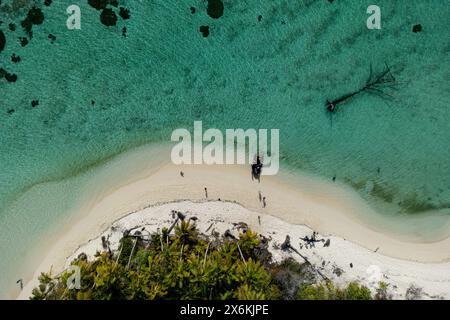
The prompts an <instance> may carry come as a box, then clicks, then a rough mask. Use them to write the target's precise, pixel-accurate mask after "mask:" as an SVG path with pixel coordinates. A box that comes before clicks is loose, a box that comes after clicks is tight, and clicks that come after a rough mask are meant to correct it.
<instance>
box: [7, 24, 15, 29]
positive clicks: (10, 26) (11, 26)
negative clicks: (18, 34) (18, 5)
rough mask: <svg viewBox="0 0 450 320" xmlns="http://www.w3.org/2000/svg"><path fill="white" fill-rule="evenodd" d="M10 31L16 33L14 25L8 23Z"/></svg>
mask: <svg viewBox="0 0 450 320" xmlns="http://www.w3.org/2000/svg"><path fill="white" fill-rule="evenodd" d="M8 27H9V30H10V31H16V25H15V24H14V23H10V24H9V25H8Z"/></svg>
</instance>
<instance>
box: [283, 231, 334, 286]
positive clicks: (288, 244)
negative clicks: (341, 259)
mask: <svg viewBox="0 0 450 320" xmlns="http://www.w3.org/2000/svg"><path fill="white" fill-rule="evenodd" d="M281 250H292V251H294V252H295V253H296V254H298V255H299V256H300V257H301V258H302V259H303V260H305V263H307V264H309V265H310V266H311V267H313V268H314V270H315V271H316V272H317V274H319V275H320V276H321V277H322V279H323V280H326V281H328V280H330V279H328V277H327V276H325V275H324V274H323V273H322V272H321V271H320V270H319V269H317V268H316V267H315V266H314V265H313V264H312V263H311V261H309V260H308V258H307V257H305V256H304V255H302V254H301V253H300V252H299V251H298V250H297V249H295V248H294V247H293V246H292V245H291V237H289V235H287V236H286V239H285V240H284V242H283V243H282V244H281Z"/></svg>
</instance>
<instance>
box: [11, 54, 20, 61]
mask: <svg viewBox="0 0 450 320" xmlns="http://www.w3.org/2000/svg"><path fill="white" fill-rule="evenodd" d="M11 61H12V62H14V63H19V62H20V61H22V59H21V58H20V56H17V55H16V54H15V53H13V55H12V56H11Z"/></svg>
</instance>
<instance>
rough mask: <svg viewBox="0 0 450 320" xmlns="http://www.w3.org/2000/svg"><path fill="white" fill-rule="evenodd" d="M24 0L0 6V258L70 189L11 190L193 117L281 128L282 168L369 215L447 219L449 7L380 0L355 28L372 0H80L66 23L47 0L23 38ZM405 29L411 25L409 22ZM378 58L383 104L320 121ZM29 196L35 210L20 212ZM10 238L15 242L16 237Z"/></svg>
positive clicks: (370, 101) (158, 135)
mask: <svg viewBox="0 0 450 320" xmlns="http://www.w3.org/2000/svg"><path fill="white" fill-rule="evenodd" d="M32 2H33V1H29V0H26V1H17V0H15V1H13V0H9V1H8V0H3V1H2V7H0V20H2V21H3V24H1V25H0V29H1V30H3V31H4V33H5V35H6V39H7V43H6V47H5V49H4V51H3V52H1V53H0V68H5V69H6V70H7V71H9V72H14V73H15V74H17V76H18V80H17V82H16V83H7V82H6V81H5V80H4V79H2V80H0V92H1V95H0V180H1V183H0V237H1V242H2V253H1V254H2V259H1V261H8V260H9V259H12V258H13V257H16V258H15V259H20V258H17V255H18V254H19V255H20V253H22V252H25V251H26V244H27V243H29V242H31V241H32V239H34V238H35V236H36V235H37V234H38V233H39V232H42V229H44V228H45V226H47V225H49V224H50V222H52V223H53V222H54V221H56V220H58V219H63V218H64V217H62V216H61V215H63V213H64V212H65V211H66V210H67V209H68V208H69V207H70V206H71V205H72V204H73V203H74V202H75V200H76V199H77V190H78V188H79V187H80V185H77V184H76V183H72V184H70V183H69V184H68V186H67V189H64V188H58V190H51V185H52V184H50V185H49V186H48V187H44V189H46V188H47V189H48V190H47V191H45V192H44V193H42V192H41V191H39V193H38V194H37V195H36V194H34V193H31V194H30V193H25V195H23V194H24V192H25V191H27V190H30V188H32V187H33V186H35V185H37V184H40V183H42V182H50V181H55V180H56V181H60V180H62V179H64V178H66V177H73V176H76V175H77V174H78V173H80V172H83V171H84V170H86V168H89V167H92V166H93V165H96V164H98V163H101V162H103V161H105V160H107V159H109V158H110V157H112V156H113V155H116V154H118V153H120V152H123V151H125V150H127V149H130V148H133V147H135V146H138V145H142V144H145V143H150V142H158V141H168V140H169V139H170V133H171V132H172V130H174V129H175V128H178V127H187V128H192V125H193V121H194V120H202V121H203V125H204V127H218V128H222V129H225V128H239V127H241V128H269V129H270V128H279V129H280V152H281V155H282V170H288V169H287V168H289V170H296V169H302V170H305V171H307V172H311V173H313V174H317V175H319V176H321V177H326V178H327V179H330V181H331V178H332V177H333V176H336V179H337V180H338V181H340V182H344V183H347V184H349V185H351V186H352V187H354V188H355V189H356V190H358V191H359V192H360V194H361V195H362V196H363V197H364V198H366V199H367V200H368V201H369V202H370V203H371V205H373V206H374V207H376V208H377V209H378V211H380V212H381V213H382V214H388V215H395V216H396V217H397V218H401V217H402V216H404V215H406V214H416V215H418V218H417V221H418V225H417V226H416V228H419V229H420V228H421V227H422V222H420V221H425V220H426V216H424V215H423V214H419V212H422V211H429V210H436V209H441V212H440V215H441V216H442V215H443V216H444V217H448V218H449V219H450V209H449V208H450V161H449V159H450V148H449V147H448V141H449V140H450V115H449V113H448V102H449V101H450V92H449V87H448V83H449V80H450V68H449V66H450V60H449V52H450V38H449V29H448V21H449V12H450V11H449V7H448V1H444V0H439V1H432V0H429V1H423V0H421V1H414V3H412V2H411V1H407V0H402V1H389V0H384V1H382V0H379V1H377V4H378V5H379V6H380V7H381V14H382V29H381V30H368V29H367V28H366V19H367V17H368V14H366V9H367V6H368V5H370V4H372V2H371V1H350V0H347V1H343V0H336V1H334V2H333V3H329V1H327V0H314V1H313V0H309V1H307V0H305V1H298V2H295V1H267V2H265V3H262V2H260V1H239V2H236V1H224V4H225V10H224V15H223V16H222V17H221V18H219V19H212V18H210V17H208V15H207V13H206V5H207V2H206V1H174V0H169V1H156V0H152V1H120V3H121V4H123V5H125V6H126V7H127V8H129V9H130V10H131V19H130V20H126V21H123V20H122V19H121V18H120V17H119V19H118V24H117V26H116V27H110V28H108V27H105V26H104V25H102V24H101V23H100V19H99V14H100V13H99V11H96V10H95V9H94V8H92V7H90V6H89V5H88V4H87V1H85V0H83V1H79V3H78V4H79V6H80V8H81V13H82V29H81V30H79V31H77V30H74V31H70V30H68V29H67V28H66V27H65V25H66V15H65V11H66V8H67V6H68V5H69V4H73V1H67V0H60V1H53V4H52V5H51V6H50V7H46V6H42V8H43V12H44V15H45V21H44V23H43V24H42V25H37V26H34V27H33V38H32V39H31V41H30V42H29V44H28V45H27V46H26V47H21V46H20V43H19V41H18V37H19V36H24V32H23V30H22V28H21V27H20V20H22V19H23V17H24V15H25V14H26V11H27V10H28V8H29V5H30V3H32ZM38 2H39V3H40V2H42V1H38ZM11 3H14V4H15V7H14V10H12V11H11V10H6V9H5V8H6V5H9V4H11ZM18 4H23V5H24V6H25V7H24V8H23V9H20V6H18ZM40 6H41V5H40ZM191 6H194V7H195V8H196V12H195V14H192V13H191V10H190V7H191ZM259 15H261V16H262V19H261V21H258V16H259ZM12 21H14V22H15V23H16V25H17V29H16V31H10V30H9V29H8V24H9V23H10V22H12ZM418 23H420V24H421V25H422V27H423V30H422V32H420V33H414V32H412V27H413V26H414V25H415V24H418ZM125 25H126V27H127V37H123V36H122V31H121V30H122V27H123V26H125ZM202 25H208V26H209V27H210V29H209V30H210V35H209V37H207V38H204V37H203V36H202V34H201V33H200V32H199V27H200V26H202ZM49 33H51V34H53V35H55V36H56V41H54V43H52V42H51V41H50V39H49V38H48V35H49ZM13 53H15V54H17V55H19V56H20V57H21V59H22V60H21V62H20V63H12V62H11V59H10V56H11V55H12V54H13ZM385 63H387V64H389V66H391V68H392V70H393V73H394V75H395V77H396V79H397V86H396V90H395V91H393V92H390V93H392V98H389V99H382V98H380V97H378V96H374V95H368V94H361V95H359V96H357V97H355V98H353V99H351V100H350V101H348V102H347V103H346V104H344V105H342V106H341V107H340V109H339V111H338V112H337V114H336V115H334V116H333V119H332V122H330V117H329V116H328V115H327V114H326V112H325V107H324V102H325V100H326V99H327V98H328V99H334V98H337V97H339V96H341V95H343V94H346V93H348V92H351V91H353V90H356V89H358V88H359V87H360V86H361V85H362V84H364V82H365V80H366V79H367V77H368V75H369V69H370V64H372V66H373V69H374V71H375V72H377V71H379V70H382V68H383V67H384V64H385ZM32 100H39V105H38V106H37V107H35V108H33V107H32V106H31V101H32ZM91 101H95V104H92V102H91ZM12 109H14V112H8V111H10V110H12ZM39 190H41V189H39ZM31 205H32V206H33V207H34V209H37V208H43V209H42V212H40V210H32V212H33V214H29V213H28V212H29V211H28V210H27V209H26V208H29V207H30V206H31ZM44 208H46V209H44ZM48 208H52V210H48ZM419 216H420V217H419ZM13 217H14V218H13ZM18 217H20V218H18ZM424 217H425V218H424ZM12 221H13V222H14V223H12ZM22 221H27V223H26V225H25V227H21V228H23V230H22V231H20V232H18V230H17V229H16V228H17V227H18V225H17V224H18V223H20V222H22ZM447 221H448V220H447ZM433 225H435V224H433ZM428 227H429V226H428ZM436 227H438V226H436ZM19 237H25V240H27V241H19V244H17V245H15V243H16V240H17V239H18V238H19ZM4 248H6V249H4ZM11 265H12V264H9V266H11ZM0 266H1V269H2V270H4V269H6V268H7V263H6V262H1V265H0ZM0 278H1V279H0V286H1V287H3V285H4V283H5V282H4V281H5V277H3V276H2V277H0ZM8 281H9V282H10V279H9V280H8Z"/></svg>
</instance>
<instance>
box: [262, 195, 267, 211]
mask: <svg viewBox="0 0 450 320" xmlns="http://www.w3.org/2000/svg"><path fill="white" fill-rule="evenodd" d="M262 202H263V208H265V207H266V197H263V199H262Z"/></svg>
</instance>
